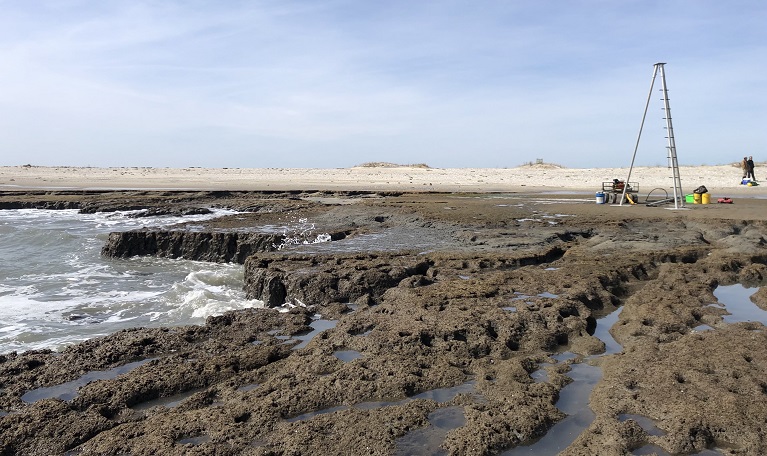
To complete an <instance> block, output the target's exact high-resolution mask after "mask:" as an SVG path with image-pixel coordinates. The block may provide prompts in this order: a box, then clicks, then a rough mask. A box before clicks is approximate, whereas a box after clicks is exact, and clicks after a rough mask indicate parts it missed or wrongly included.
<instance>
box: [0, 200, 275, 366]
mask: <svg viewBox="0 0 767 456" xmlns="http://www.w3.org/2000/svg"><path fill="white" fill-rule="evenodd" d="M225 213H228V212H227V211H214V213H213V214H207V215H198V216H188V217H183V218H181V217H135V211H134V212H116V213H100V214H79V213H78V212H77V211H76V210H61V211H53V210H37V209H21V210H0V353H7V352H11V351H17V352H23V351H27V350H32V349H43V348H50V349H54V350H56V349H60V348H62V347H63V346H65V345H67V344H73V343H76V342H79V341H83V340H86V339H89V338H92V337H96V336H101V335H107V334H110V333H113V332H115V331H118V330H120V329H124V328H131V327H137V326H150V327H155V326H174V325H186V324H202V323H204V321H205V319H206V318H207V317H208V316H210V315H219V314H221V313H223V312H225V311H227V310H233V309H242V308H247V307H260V306H263V303H262V302H260V301H255V300H246V299H245V293H244V291H243V290H242V284H243V266H242V265H234V264H215V263H206V262H196V261H188V260H170V259H160V258H154V257H137V258H130V259H110V258H104V257H102V256H101V248H102V247H103V246H104V244H105V243H106V240H107V237H108V235H109V233H110V232H112V231H125V230H130V229H136V228H141V227H144V226H146V227H164V226H169V225H172V224H175V223H178V222H180V221H195V220H204V219H208V218H213V217H218V216H221V215H224V214H225Z"/></svg>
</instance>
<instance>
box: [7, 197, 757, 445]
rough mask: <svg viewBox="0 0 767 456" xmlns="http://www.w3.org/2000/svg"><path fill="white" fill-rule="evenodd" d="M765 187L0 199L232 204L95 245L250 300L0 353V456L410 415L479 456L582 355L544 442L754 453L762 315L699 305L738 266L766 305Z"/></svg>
mask: <svg viewBox="0 0 767 456" xmlns="http://www.w3.org/2000/svg"><path fill="white" fill-rule="evenodd" d="M766 204H767V202H763V201H761V200H743V201H737V202H736V204H734V205H710V206H705V207H703V206H697V207H692V208H691V209H690V210H684V211H671V210H668V209H666V208H662V207H661V208H650V207H643V206H632V207H608V206H604V205H599V206H598V205H596V204H594V202H593V200H592V199H590V198H586V197H583V196H581V197H579V196H577V195H575V196H573V195H570V196H562V195H526V194H440V193H421V194H415V193H388V194H382V193H364V192H355V193H340V192H334V193H327V192H288V193H253V192H149V191H147V192H62V193H56V192H45V193H42V192H41V193H33V192H29V193H10V192H6V193H3V194H0V207H2V208H14V207H44V208H57V209H62V208H78V209H80V210H84V211H113V210H122V209H132V210H136V209H142V210H146V211H147V213H152V212H154V213H155V214H159V213H167V214H174V215H179V214H183V213H194V212H195V211H203V210H209V209H210V208H231V209H235V210H238V211H241V213H237V214H233V215H228V216H224V217H221V218H218V219H214V220H211V221H207V222H195V223H189V224H180V225H178V226H174V227H171V228H164V229H163V230H136V231H132V232H127V233H115V234H113V235H112V236H110V239H109V241H108V242H107V244H106V245H105V246H104V251H103V253H104V254H105V255H108V256H112V257H114V258H115V261H120V258H124V257H127V256H131V255H157V256H164V257H184V258H190V259H199V260H205V261H236V262H240V263H243V264H244V265H245V277H244V283H243V286H244V287H245V290H246V292H247V295H248V296H249V298H252V299H260V300H262V301H264V303H265V304H266V305H267V306H271V307H272V308H264V309H248V310H242V311H237V312H230V313H227V314H225V315H222V316H218V317H210V318H209V319H208V320H207V322H206V324H205V325H203V326H189V327H168V328H155V329H147V328H135V329H132V330H126V331H121V332H118V333H115V334H112V335H110V336H107V337H103V338H97V339H92V340H89V341H86V342H84V343H81V344H78V345H73V346H69V347H67V348H65V349H62V350H61V351H59V352H51V351H33V352H26V353H5V354H1V355H0V411H2V413H0V415H2V416H0V453H2V454H30V455H50V454H80V455H88V454H94V455H95V454H98V455H109V454H114V455H117V454H132V455H142V454H216V455H228V454H232V455H234V454H252V455H300V454H381V455H386V454H408V453H409V452H415V451H426V450H425V449H424V448H425V447H423V448H421V447H419V441H420V440H421V439H427V437H425V435H426V434H423V435H424V437H419V436H420V435H422V434H418V433H419V432H425V430H428V429H430V426H431V428H436V429H438V430H439V431H440V432H439V433H437V435H438V437H437V438H438V439H439V440H441V443H439V444H438V445H437V448H436V449H435V448H430V449H429V451H431V452H439V451H441V452H444V453H445V454H455V455H465V454H476V455H485V454H501V453H503V452H505V451H508V450H509V449H513V448H514V447H518V446H523V445H531V444H534V443H535V442H536V441H537V440H538V439H540V438H541V437H542V436H544V435H546V434H547V432H548V431H549V430H550V429H551V430H552V431H551V432H556V429H557V428H556V427H553V426H554V425H555V424H556V423H558V422H560V421H562V420H563V419H564V418H565V417H566V416H567V413H565V412H564V411H562V410H561V409H560V408H558V407H557V402H558V400H559V398H560V393H561V392H562V391H563V389H564V388H565V387H566V386H567V385H568V384H570V383H571V382H572V379H571V377H570V376H569V375H568V373H570V372H572V371H573V369H574V366H577V367H578V369H580V368H582V367H584V368H585V367H589V366H590V367H593V368H594V369H601V371H602V372H601V379H600V380H599V382H598V383H597V384H596V385H595V386H594V388H593V391H592V392H591V395H590V398H589V401H588V404H589V407H590V408H591V410H592V411H593V414H594V419H593V421H592V422H590V423H585V424H584V425H583V430H582V432H580V434H579V435H578V436H577V437H576V438H575V439H574V440H572V439H571V440H572V443H570V444H569V445H568V446H567V447H566V448H565V449H564V450H563V451H562V454H566V455H593V454H599V455H625V454H632V452H635V451H644V450H642V449H647V448H652V449H655V450H656V452H658V453H659V454H662V452H666V453H667V454H674V455H676V454H697V453H701V452H706V451H707V452H711V454H733V455H734V454H737V455H760V454H765V453H767V443H765V442H767V436H765V433H767V418H765V417H767V332H765V327H764V326H763V325H762V324H761V323H758V322H754V321H741V322H728V321H726V320H725V316H726V315H727V310H726V308H723V307H722V306H718V305H712V304H715V303H717V298H716V296H715V295H714V292H715V290H716V288H717V287H718V286H723V285H730V284H738V283H741V284H744V285H746V286H749V287H753V288H755V289H756V290H757V291H756V292H755V293H754V294H753V295H752V296H751V297H750V299H751V301H753V302H754V304H756V305H757V306H759V307H760V308H761V309H765V308H767V305H766V304H765V303H767V292H763V291H762V290H763V288H760V287H762V286H763V285H764V284H765V280H767V266H765V264H767V248H765V245H766V244H767V242H766V241H765V236H766V235H767V222H766V221H765V218H766V217H767V216H766V215H762V214H767V211H764V208H765V205H766ZM184 211H187V212H184ZM619 308H620V309H622V310H621V311H620V313H619V314H617V321H616V322H615V323H614V324H612V323H611V324H612V327H611V328H610V331H609V332H610V334H611V335H612V336H613V338H614V339H615V342H617V343H618V344H619V345H620V349H618V350H608V353H606V354H603V353H605V343H606V342H607V341H605V340H602V339H600V338H599V337H597V336H598V335H599V334H602V333H603V331H604V330H605V328H599V329H600V330H599V331H597V325H599V324H600V323H598V322H600V321H601V320H600V319H601V317H603V316H605V315H608V314H613V312H615V311H616V310H617V309H619ZM702 326H705V327H706V328H710V329H707V330H701V329H700V328H701V327H702ZM317 328H319V330H317ZM323 328H327V329H324V330H322V329H323ZM308 335H310V336H308ZM309 337H311V338H309ZM603 338H604V337H603ZM613 351H615V353H613ZM340 352H348V353H354V354H355V356H353V357H350V358H349V359H340V358H339V356H337V353H340ZM563 353H567V354H569V356H567V357H561V355H562V354H563ZM600 354H601V356H597V355H600ZM121 366H122V370H120V368H121ZM541 369H545V372H546V375H545V378H543V379H541V378H540V376H539V375H538V373H540V371H541ZM96 373H98V374H96ZM575 377H577V376H575ZM467 385H469V386H470V387H467ZM445 388H457V389H456V390H455V391H460V392H457V393H456V394H451V395H447V396H441V395H424V394H423V393H427V392H430V391H434V390H440V391H441V390H443V389H445ZM158 399H165V402H162V401H160V402H156V401H157V400H158ZM570 413H572V411H570ZM448 418H449V419H448ZM430 420H431V422H430ZM446 423H447V424H446ZM648 423H650V424H649V425H648ZM408 436H410V437H408ZM414 436H415V438H413V437H414ZM413 448H416V449H415V450H414V449H413ZM418 448H420V449H418ZM531 448H532V447H531Z"/></svg>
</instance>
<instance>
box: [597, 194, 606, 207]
mask: <svg viewBox="0 0 767 456" xmlns="http://www.w3.org/2000/svg"><path fill="white" fill-rule="evenodd" d="M596 198H597V204H605V194H604V192H597V194H596Z"/></svg>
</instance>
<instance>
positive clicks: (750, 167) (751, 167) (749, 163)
mask: <svg viewBox="0 0 767 456" xmlns="http://www.w3.org/2000/svg"><path fill="white" fill-rule="evenodd" d="M746 165H747V167H748V177H750V178H751V180H752V181H754V182H756V176H755V175H754V157H752V156H750V155H749V157H748V160H747V161H746Z"/></svg>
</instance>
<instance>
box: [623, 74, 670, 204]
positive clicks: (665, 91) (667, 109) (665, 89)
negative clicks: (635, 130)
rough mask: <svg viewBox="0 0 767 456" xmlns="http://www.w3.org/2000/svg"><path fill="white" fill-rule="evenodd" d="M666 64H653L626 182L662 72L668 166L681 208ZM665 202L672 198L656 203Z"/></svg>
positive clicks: (624, 197)
mask: <svg viewBox="0 0 767 456" xmlns="http://www.w3.org/2000/svg"><path fill="white" fill-rule="evenodd" d="M664 65H666V64H665V63H656V64H655V65H654V66H653V73H652V81H651V82H650V92H649V93H648V94H647V103H646V104H645V108H644V114H643V115H642V123H641V124H640V125H639V134H638V135H637V140H636V145H635V146H634V155H633V156H632V157H631V166H630V167H629V175H628V177H626V182H629V181H630V180H631V172H632V171H633V170H634V161H635V160H636V156H637V150H638V149H639V140H640V139H641V137H642V130H643V129H644V122H645V119H646V118H647V109H648V108H649V107H650V99H651V98H652V90H653V86H654V85H655V78H656V77H657V75H658V74H659V73H660V79H661V92H663V98H661V100H662V101H663V110H664V112H665V117H664V118H663V119H664V120H665V121H666V127H665V128H666V134H667V136H666V139H667V140H668V146H666V149H667V150H668V166H669V168H670V169H671V178H672V179H673V181H674V182H673V185H674V197H673V201H674V209H679V208H683V207H684V203H685V201H684V193H683V192H682V179H681V177H680V176H679V162H678V161H677V157H676V141H675V140H674V127H673V125H672V124H671V107H670V106H669V103H668V86H667V85H666V71H665V67H664ZM627 187H628V186H624V187H623V193H622V194H621V201H620V204H619V205H620V206H622V205H623V201H624V200H625V199H626V190H627ZM665 202H671V198H669V199H667V200H663V201H658V202H656V203H655V204H660V203H665Z"/></svg>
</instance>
